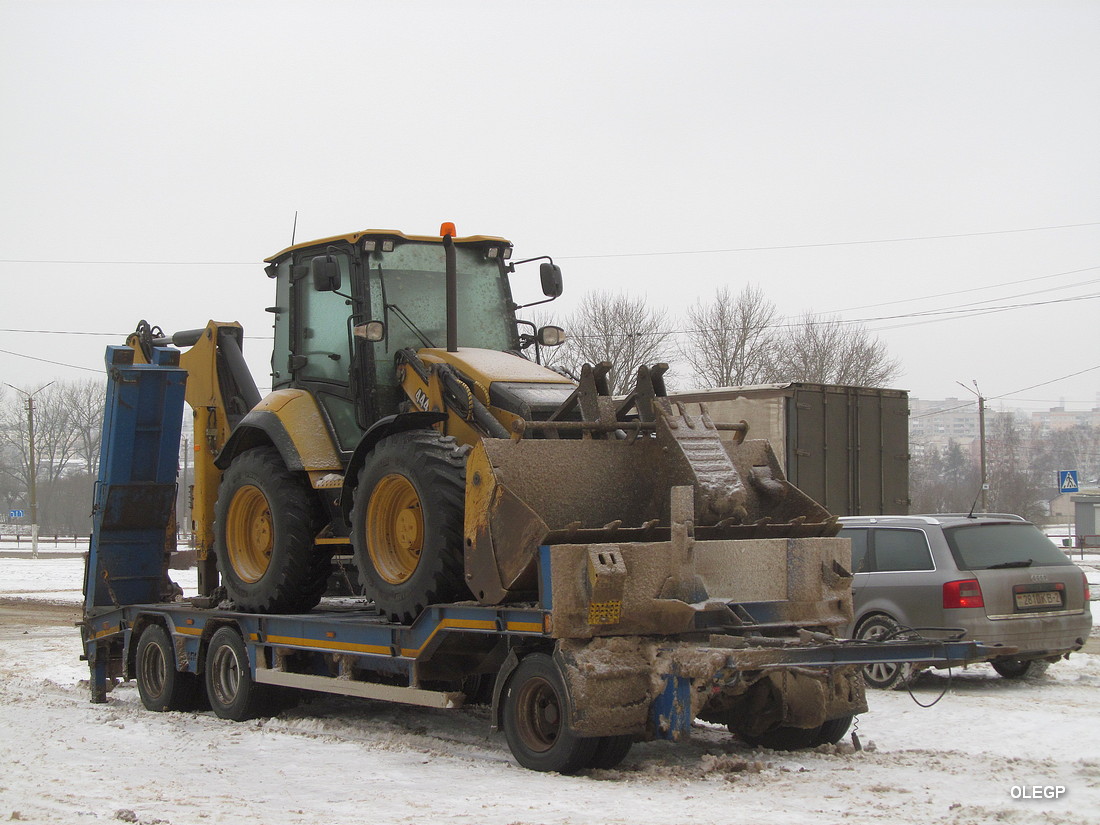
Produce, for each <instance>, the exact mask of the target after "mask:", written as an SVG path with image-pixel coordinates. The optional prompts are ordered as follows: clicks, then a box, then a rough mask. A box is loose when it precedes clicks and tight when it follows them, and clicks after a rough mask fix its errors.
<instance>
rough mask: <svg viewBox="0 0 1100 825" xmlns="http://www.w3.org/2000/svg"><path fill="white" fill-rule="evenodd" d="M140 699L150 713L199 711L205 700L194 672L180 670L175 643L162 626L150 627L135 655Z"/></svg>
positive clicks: (142, 635) (142, 633)
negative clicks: (177, 666)
mask: <svg viewBox="0 0 1100 825" xmlns="http://www.w3.org/2000/svg"><path fill="white" fill-rule="evenodd" d="M134 665H135V667H134V670H135V675H136V679H137V689H138V696H140V697H141V704H143V705H144V706H145V707H146V709H147V710H152V711H157V712H163V711H172V710H196V709H198V707H199V705H200V704H201V701H202V682H201V681H200V680H199V677H198V676H197V675H196V674H194V673H187V672H181V671H179V670H176V651H175V648H174V647H173V645H172V640H171V638H169V636H168V631H166V630H165V629H164V628H163V627H161V626H160V625H159V624H151V625H147V626H146V627H145V629H144V630H143V631H142V632H141V636H140V637H139V639H138V646H137V652H136V653H135V656H134Z"/></svg>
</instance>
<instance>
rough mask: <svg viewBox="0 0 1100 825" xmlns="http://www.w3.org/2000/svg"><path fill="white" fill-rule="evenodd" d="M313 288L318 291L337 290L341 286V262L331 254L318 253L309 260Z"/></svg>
mask: <svg viewBox="0 0 1100 825" xmlns="http://www.w3.org/2000/svg"><path fill="white" fill-rule="evenodd" d="M309 270H310V273H311V274H312V275H313V288H314V289H315V290H317V291H318V292H335V291H336V290H338V289H339V288H340V264H339V263H338V262H337V260H336V259H335V258H334V257H332V256H331V255H318V256H317V257H316V258H314V259H313V260H311V261H310V262H309Z"/></svg>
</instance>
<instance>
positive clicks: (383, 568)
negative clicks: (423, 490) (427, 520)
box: [365, 473, 424, 584]
mask: <svg viewBox="0 0 1100 825" xmlns="http://www.w3.org/2000/svg"><path fill="white" fill-rule="evenodd" d="M365 529H366V540H367V552H368V553H369V554H370V559H371V562H372V563H373V564H374V569H375V570H376V571H377V572H378V575H379V576H381V577H382V578H383V579H385V580H386V581H387V582H389V583H390V584H401V583H403V582H406V581H408V579H409V577H410V576H411V575H412V574H413V573H414V572H415V571H416V566H417V565H418V564H420V554H421V552H423V550H424V512H423V509H422V508H421V506H420V496H418V495H417V494H416V488H414V487H413V486H412V482H411V481H409V480H408V479H407V478H405V476H403V475H399V474H397V473H391V474H390V475H388V476H385V477H384V478H382V479H381V480H380V481H379V482H378V483H377V484H376V485H375V487H374V490H373V491H372V492H371V496H370V502H369V504H368V505H367V524H366V528H365Z"/></svg>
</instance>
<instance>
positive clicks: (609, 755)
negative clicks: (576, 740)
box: [588, 736, 634, 770]
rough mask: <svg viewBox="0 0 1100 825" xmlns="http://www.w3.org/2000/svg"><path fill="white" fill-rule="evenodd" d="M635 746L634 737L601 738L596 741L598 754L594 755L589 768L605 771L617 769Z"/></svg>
mask: <svg viewBox="0 0 1100 825" xmlns="http://www.w3.org/2000/svg"><path fill="white" fill-rule="evenodd" d="M633 744H634V737H633V736H601V737H600V738H599V739H597V740H596V752H595V753H594V754H593V755H592V760H591V761H590V762H589V763H588V767H590V768H602V769H603V770H610V769H611V768H614V767H617V766H618V765H619V763H620V762H622V761H623V760H624V759H626V755H627V754H628V753H630V747H631V746H632V745H633Z"/></svg>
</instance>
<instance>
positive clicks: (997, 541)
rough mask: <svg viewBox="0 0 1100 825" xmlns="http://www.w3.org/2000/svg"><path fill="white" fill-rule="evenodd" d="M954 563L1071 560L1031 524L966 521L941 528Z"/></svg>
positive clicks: (971, 566) (981, 565) (978, 565)
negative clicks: (965, 522) (974, 522)
mask: <svg viewBox="0 0 1100 825" xmlns="http://www.w3.org/2000/svg"><path fill="white" fill-rule="evenodd" d="M943 534H944V536H945V537H946V538H947V544H948V546H949V547H950V548H951V555H953V556H954V557H955V563H956V564H957V565H958V566H959V568H960V569H963V570H988V569H989V568H991V567H1009V566H1017V565H1019V566H1024V565H1025V564H1026V563H1027V562H1030V563H1031V565H1030V566H1034V567H1040V566H1047V565H1055V564H1072V562H1070V560H1069V559H1068V558H1066V556H1065V554H1064V553H1063V552H1062V551H1061V550H1059V549H1058V548H1057V547H1055V546H1054V544H1053V543H1052V542H1051V540H1050V539H1048V538H1047V537H1046V536H1044V535H1043V534H1042V533H1041V532H1040V531H1039V528H1038V527H1036V526H1035V525H1034V524H1028V523H1021V524H980V523H979V524H965V525H960V526H958V527H945V528H944V531H943Z"/></svg>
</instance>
